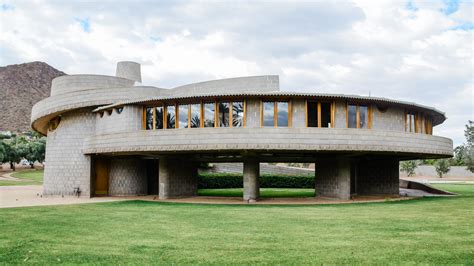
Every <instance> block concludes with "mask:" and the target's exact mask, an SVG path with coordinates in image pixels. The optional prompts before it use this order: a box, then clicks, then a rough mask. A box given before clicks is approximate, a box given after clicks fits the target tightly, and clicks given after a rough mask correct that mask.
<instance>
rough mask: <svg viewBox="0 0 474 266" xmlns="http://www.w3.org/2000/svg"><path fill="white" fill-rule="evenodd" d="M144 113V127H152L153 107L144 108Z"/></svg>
mask: <svg viewBox="0 0 474 266" xmlns="http://www.w3.org/2000/svg"><path fill="white" fill-rule="evenodd" d="M145 115H146V117H145V123H146V124H145V126H146V127H145V128H146V129H153V108H146V111H145Z"/></svg>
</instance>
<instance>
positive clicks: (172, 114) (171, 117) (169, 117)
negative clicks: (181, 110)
mask: <svg viewBox="0 0 474 266" xmlns="http://www.w3.org/2000/svg"><path fill="white" fill-rule="evenodd" d="M175 127H176V107H175V106H174V105H169V106H167V107H166V128H175Z"/></svg>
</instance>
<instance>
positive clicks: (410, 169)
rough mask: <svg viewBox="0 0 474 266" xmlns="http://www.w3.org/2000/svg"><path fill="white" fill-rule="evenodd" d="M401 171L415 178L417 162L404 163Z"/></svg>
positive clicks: (401, 165)
mask: <svg viewBox="0 0 474 266" xmlns="http://www.w3.org/2000/svg"><path fill="white" fill-rule="evenodd" d="M400 169H401V170H402V171H403V172H405V173H407V176H414V175H415V169H416V161H404V162H402V163H401V164H400Z"/></svg>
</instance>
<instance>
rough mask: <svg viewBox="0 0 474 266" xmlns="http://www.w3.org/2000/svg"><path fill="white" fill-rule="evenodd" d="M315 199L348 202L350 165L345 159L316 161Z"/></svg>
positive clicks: (349, 195) (349, 196)
mask: <svg viewBox="0 0 474 266" xmlns="http://www.w3.org/2000/svg"><path fill="white" fill-rule="evenodd" d="M315 168H316V170H315V173H316V179H315V189H316V197H323V198H335V199H342V200H349V199H350V198H351V164H350V160H349V159H347V158H330V159H319V160H317V161H316V167H315Z"/></svg>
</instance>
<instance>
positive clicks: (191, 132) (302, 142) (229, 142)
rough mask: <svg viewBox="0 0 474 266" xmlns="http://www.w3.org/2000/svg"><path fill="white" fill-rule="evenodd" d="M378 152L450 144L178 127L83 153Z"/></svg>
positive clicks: (301, 131)
mask: <svg viewBox="0 0 474 266" xmlns="http://www.w3.org/2000/svg"><path fill="white" fill-rule="evenodd" d="M226 150H234V151H236V150H242V151H249V150H253V151H268V150H273V151H301V152H324V151H327V152H337V151H344V152H379V153H385V154H395V155H398V156H400V155H403V154H407V155H417V156H426V157H428V156H432V157H433V158H439V157H448V156H452V151H453V144H452V140H450V139H447V138H443V137H438V136H432V135H426V134H419V133H406V132H398V131H384V130H375V129H351V128H273V127H263V128H262V127H258V128H250V127H242V128H191V129H187V128H180V129H165V130H138V131H129V132H122V133H111V134H100V135H95V136H93V137H90V138H88V139H86V141H85V143H84V150H83V151H84V153H85V154H93V153H101V154H107V153H127V152H150V151H156V152H189V153H196V152H201V151H226Z"/></svg>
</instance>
